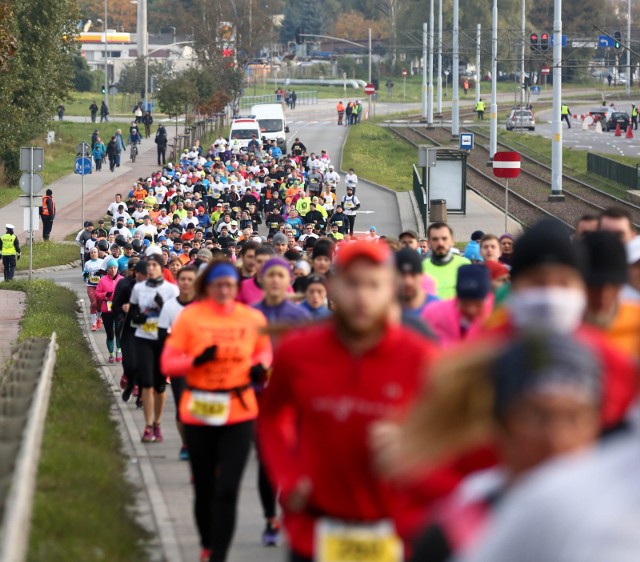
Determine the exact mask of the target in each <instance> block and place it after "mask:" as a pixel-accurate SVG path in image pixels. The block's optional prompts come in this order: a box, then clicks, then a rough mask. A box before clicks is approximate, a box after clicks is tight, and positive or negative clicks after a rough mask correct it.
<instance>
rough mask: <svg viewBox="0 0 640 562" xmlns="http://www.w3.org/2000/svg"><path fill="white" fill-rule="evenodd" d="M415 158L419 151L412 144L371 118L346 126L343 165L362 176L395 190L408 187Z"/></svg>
mask: <svg viewBox="0 0 640 562" xmlns="http://www.w3.org/2000/svg"><path fill="white" fill-rule="evenodd" d="M417 161H418V154H417V153H416V150H415V148H414V147H413V146H411V144H409V143H408V142H407V141H405V140H402V139H400V138H398V137H397V136H396V135H394V134H393V133H392V132H391V131H389V130H388V129H386V128H385V127H379V126H378V125H377V123H376V122H375V120H371V121H364V122H362V123H360V124H358V125H356V126H354V127H351V128H350V129H349V134H348V136H347V142H346V143H345V146H344V153H343V160H342V169H343V170H348V169H349V168H353V169H354V170H355V172H356V174H357V175H358V176H359V177H361V178H362V179H365V180H370V181H372V182H375V183H379V184H381V185H384V186H386V187H388V188H390V189H393V190H394V191H410V190H411V188H412V185H413V184H412V181H413V179H412V176H411V174H412V166H413V164H415V163H416V162H417Z"/></svg>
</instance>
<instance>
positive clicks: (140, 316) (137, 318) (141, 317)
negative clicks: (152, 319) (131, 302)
mask: <svg viewBox="0 0 640 562" xmlns="http://www.w3.org/2000/svg"><path fill="white" fill-rule="evenodd" d="M131 321H132V322H133V323H134V324H138V325H139V326H140V325H142V324H144V323H145V322H146V321H147V315H146V314H144V313H143V312H138V313H137V314H135V315H134V316H133V318H131Z"/></svg>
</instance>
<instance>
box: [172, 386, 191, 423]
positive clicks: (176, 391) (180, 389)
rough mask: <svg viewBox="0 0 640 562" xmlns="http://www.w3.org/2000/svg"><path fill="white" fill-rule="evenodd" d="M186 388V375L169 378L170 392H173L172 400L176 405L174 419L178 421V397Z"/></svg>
mask: <svg viewBox="0 0 640 562" xmlns="http://www.w3.org/2000/svg"><path fill="white" fill-rule="evenodd" d="M186 388H187V378H186V377H174V378H172V379H171V393H172V394H173V401H174V402H175V405H176V421H180V398H181V397H182V393H183V392H184V391H185V389H186Z"/></svg>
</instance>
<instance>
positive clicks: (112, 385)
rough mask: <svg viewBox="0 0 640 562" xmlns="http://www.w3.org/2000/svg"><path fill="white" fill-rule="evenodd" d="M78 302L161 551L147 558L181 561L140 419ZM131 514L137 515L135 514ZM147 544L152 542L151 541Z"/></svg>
mask: <svg viewBox="0 0 640 562" xmlns="http://www.w3.org/2000/svg"><path fill="white" fill-rule="evenodd" d="M78 304H79V306H80V308H81V312H80V313H79V314H78V320H79V322H80V323H81V325H82V327H83V332H84V336H85V338H86V339H87V341H88V342H89V345H90V347H91V350H92V352H93V355H94V357H95V359H96V361H97V364H96V369H97V370H98V372H99V373H100V377H101V378H102V380H103V381H104V382H105V383H106V385H107V387H108V390H109V392H110V393H111V394H112V399H113V402H114V403H115V404H114V406H115V408H116V409H117V411H118V414H119V415H118V416H117V417H116V421H117V424H118V426H119V428H120V430H121V435H122V436H123V438H125V437H126V438H127V442H126V443H125V446H126V448H127V449H128V450H129V451H130V452H131V453H132V454H131V458H130V461H131V462H130V463H129V466H128V468H129V469H131V468H132V465H133V464H134V463H135V466H136V467H137V471H138V473H139V476H140V482H138V483H134V485H136V484H140V483H141V484H142V486H138V490H137V495H138V497H139V498H140V497H143V498H144V499H145V500H146V502H145V503H146V507H147V508H148V509H149V512H150V514H151V519H152V520H153V526H154V529H153V532H154V535H155V536H153V537H152V539H154V540H155V541H157V543H159V546H160V550H161V552H162V554H161V557H160V558H157V557H154V556H153V555H150V559H151V560H154V561H158V562H159V561H162V562H184V558H183V556H182V552H181V550H180V546H179V543H178V539H177V537H176V534H175V530H174V528H173V522H172V520H171V517H170V515H169V510H168V508H167V504H166V502H165V499H164V496H163V495H162V492H161V490H160V486H159V484H158V480H157V479H156V475H155V472H154V470H153V465H152V458H151V455H150V454H149V450H148V448H147V447H146V446H145V445H143V444H142V443H141V442H140V431H139V428H138V426H139V425H140V423H139V421H136V420H135V419H134V414H133V411H132V410H131V409H130V408H127V407H126V405H125V404H124V402H122V400H120V394H121V390H120V386H119V384H118V382H116V380H115V377H114V376H113V372H112V370H111V367H109V366H108V365H109V364H108V363H107V361H106V359H105V357H104V356H103V355H102V352H101V351H100V348H99V346H98V344H97V342H96V338H95V336H94V334H93V332H91V331H90V330H89V317H88V316H87V309H86V306H85V301H84V299H83V298H81V297H79V298H78ZM134 470H135V468H134ZM123 476H125V475H123ZM125 477H126V476H125ZM135 516H136V518H137V514H136V515H135ZM142 525H143V526H144V523H142ZM149 544H150V545H153V542H150V543H149ZM147 550H148V549H147Z"/></svg>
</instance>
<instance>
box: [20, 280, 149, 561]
mask: <svg viewBox="0 0 640 562" xmlns="http://www.w3.org/2000/svg"><path fill="white" fill-rule="evenodd" d="M7 288H8V289H13V290H20V291H25V292H26V294H27V306H26V311H25V315H24V317H23V319H22V323H21V327H20V337H19V339H20V340H25V339H27V338H30V337H49V336H50V335H51V333H52V332H53V331H54V330H55V332H56V334H57V337H58V345H59V347H58V353H57V358H56V367H55V372H54V378H53V385H52V389H51V399H50V403H49V412H48V415H47V421H46V425H45V432H44V439H43V443H42V456H41V458H40V465H39V471H38V478H37V485H36V492H35V500H34V511H33V518H32V527H31V535H30V538H29V553H28V560H29V561H30V562H40V561H42V560H46V561H47V562H67V561H69V560H83V561H86V562H93V561H102V560H118V561H122V562H129V561H131V562H134V561H135V562H138V561H141V560H146V559H147V556H146V554H145V551H144V544H143V541H144V540H146V538H147V537H146V533H145V531H144V530H143V529H142V528H141V527H140V526H139V525H138V524H137V523H136V522H135V520H134V518H133V516H132V509H133V507H134V506H133V501H132V497H133V492H134V490H133V489H132V486H131V485H129V484H128V483H127V482H126V480H125V479H124V478H123V474H124V472H125V463H126V459H125V458H124V456H123V453H122V443H121V441H120V438H119V434H118V430H117V428H116V424H115V422H114V421H113V420H112V419H111V414H110V410H111V406H112V404H111V400H112V399H111V397H110V396H109V394H108V392H107V388H106V386H105V384H104V382H103V381H102V380H101V379H100V377H99V374H98V372H97V371H96V368H95V366H94V362H93V357H92V355H91V351H90V349H89V347H88V344H87V342H86V340H85V339H84V337H83V334H82V330H81V328H80V326H79V325H78V321H77V319H76V298H77V297H76V294H75V293H74V292H72V291H70V290H68V289H65V288H62V287H58V286H57V285H55V284H54V283H53V282H52V281H33V282H30V283H29V282H21V281H14V282H13V283H11V284H9V285H7Z"/></svg>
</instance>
